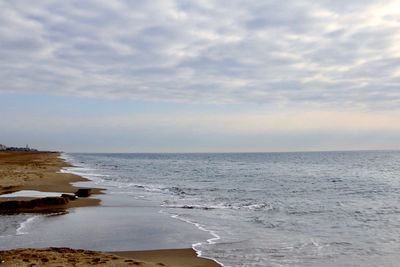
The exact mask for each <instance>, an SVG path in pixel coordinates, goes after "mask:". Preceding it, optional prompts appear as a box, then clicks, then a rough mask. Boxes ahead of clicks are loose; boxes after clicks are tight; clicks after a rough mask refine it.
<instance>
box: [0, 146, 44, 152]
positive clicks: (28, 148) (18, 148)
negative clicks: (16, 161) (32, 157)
mask: <svg viewBox="0 0 400 267" xmlns="http://www.w3.org/2000/svg"><path fill="white" fill-rule="evenodd" d="M4 150H8V151H38V150H37V149H35V148H30V147H29V146H28V145H26V146H25V147H8V146H5V145H2V144H0V151H4Z"/></svg>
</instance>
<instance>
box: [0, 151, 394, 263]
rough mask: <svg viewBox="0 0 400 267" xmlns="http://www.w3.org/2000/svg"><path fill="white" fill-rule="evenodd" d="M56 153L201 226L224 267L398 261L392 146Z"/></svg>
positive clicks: (202, 243) (116, 189)
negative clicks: (280, 150) (330, 149)
mask: <svg viewBox="0 0 400 267" xmlns="http://www.w3.org/2000/svg"><path fill="white" fill-rule="evenodd" d="M64 157H66V158H67V160H68V161H70V162H71V163H73V164H75V165H77V166H80V167H79V168H74V169H69V171H73V172H75V173H78V174H80V175H83V176H85V177H88V178H90V179H91V180H93V181H94V182H95V183H96V184H99V185H100V186H104V187H106V188H108V189H109V192H110V193H112V194H114V195H120V196H127V198H126V201H129V198H128V196H129V197H130V198H131V199H133V198H134V199H136V200H140V201H142V202H144V203H146V202H147V201H148V202H149V203H156V206H157V207H159V208H158V209H157V210H160V211H161V213H162V214H163V216H165V217H168V218H169V219H170V217H172V218H174V220H176V221H177V222H178V221H179V222H180V223H182V222H185V223H187V224H192V225H194V226H196V227H197V228H199V230H201V231H204V232H205V233H206V234H207V235H208V236H209V238H208V239H203V240H198V242H193V247H194V248H195V249H196V250H198V251H199V252H200V253H201V254H202V255H203V256H206V257H210V258H213V259H216V260H217V261H218V262H221V263H222V264H224V265H225V266H322V265H324V266H396V265H397V266H398V264H399V262H400V253H399V252H400V151H363V152H307V153H237V154H234V153H229V154H65V155H64ZM18 216H20V217H21V216H22V217H23V216H25V215H18ZM7 220H11V219H10V218H8V219H7ZM3 222H4V219H3ZM0 230H1V229H0ZM20 230H21V229H20ZM10 231H11V230H10V229H9V228H8V229H5V230H4V229H3V234H4V233H6V234H8V235H10V234H11V235H12V233H11V232H12V231H11V232H10Z"/></svg>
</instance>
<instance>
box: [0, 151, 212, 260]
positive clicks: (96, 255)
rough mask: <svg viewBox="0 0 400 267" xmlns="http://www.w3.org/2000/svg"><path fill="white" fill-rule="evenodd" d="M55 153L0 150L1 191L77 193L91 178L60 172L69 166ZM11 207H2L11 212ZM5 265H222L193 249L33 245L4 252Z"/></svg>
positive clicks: (80, 202) (92, 201) (76, 203)
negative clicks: (112, 249) (109, 249)
mask: <svg viewBox="0 0 400 267" xmlns="http://www.w3.org/2000/svg"><path fill="white" fill-rule="evenodd" d="M59 156H60V153H55V152H14V151H0V194H7V193H10V192H16V191H20V190H36V191H42V192H59V193H60V195H61V193H70V194H73V193H75V192H76V191H77V190H78V189H79V188H81V187H79V188H78V187H75V186H73V185H71V183H73V182H79V181H87V179H85V178H83V177H80V176H77V175H74V174H68V173H60V170H61V168H63V167H68V166H70V165H68V164H66V163H65V162H64V160H62V159H60V158H59ZM91 192H92V194H93V195H94V197H95V195H96V194H101V193H102V191H101V189H95V188H92V189H91ZM34 199H35V198H26V197H17V198H15V197H14V198H1V199H0V202H5V201H31V200H34ZM99 203H100V201H99V200H98V199H96V198H92V197H90V198H77V199H75V200H71V201H68V203H64V204H56V205H43V206H39V207H34V208H29V207H28V208H27V207H25V208H21V209H16V210H12V213H15V212H33V213H35V212H49V211H59V210H60V209H64V210H66V209H68V208H72V207H85V206H86V207H87V206H96V205H99ZM9 212H10V210H5V211H4V210H3V211H1V210H0V214H1V213H3V214H4V213H9ZM0 265H1V266H43V265H45V266H87V265H101V266H130V265H136V266H182V267H186V266H199V267H201V266H204V267H208V266H219V265H218V264H217V263H215V262H214V261H212V260H208V259H204V258H199V257H197V255H196V253H195V251H194V250H193V249H170V250H151V251H122V252H110V253H107V252H95V251H89V250H82V249H70V248H29V249H17V250H6V251H0Z"/></svg>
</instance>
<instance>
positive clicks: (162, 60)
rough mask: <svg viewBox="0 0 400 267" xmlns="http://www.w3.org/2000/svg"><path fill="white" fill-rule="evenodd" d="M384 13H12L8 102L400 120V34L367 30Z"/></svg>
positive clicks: (143, 5)
mask: <svg viewBox="0 0 400 267" xmlns="http://www.w3.org/2000/svg"><path fill="white" fill-rule="evenodd" d="M377 3H378V1H374V0H371V1H351V2H348V1H343V0H336V1H328V0H324V1H319V2H318V3H315V2H314V1H306V0H303V1H296V2H293V1H268V2H266V3H265V2H260V1H255V0H254V1H246V2H243V1H229V2H226V1H184V0H176V1H173V0H170V1H166V0H163V1H122V0H121V1H89V0H86V1H67V2H59V1H57V2H56V1H41V2H35V3H33V2H31V1H23V0H15V1H3V2H2V3H1V6H0V7H1V8H0V20H1V24H0V46H1V50H0V60H1V61H0V70H1V72H0V78H1V80H2V81H4V82H3V83H2V85H1V86H0V92H13V93H50V94H60V95H75V96H89V97H90V96H96V97H102V98H131V99H136V100H147V101H175V102H176V101H177V102H188V103H192V102H196V103H199V102H202V103H261V104H262V103H264V104H267V103H271V101H273V102H276V103H277V104H283V105H295V104H301V103H307V104H309V103H315V104H320V103H325V104H331V105H333V106H335V105H337V104H338V103H342V104H343V105H347V103H351V105H353V104H354V103H358V104H362V105H367V106H368V107H370V108H380V107H382V106H390V107H393V108H398V102H397V101H396V100H395V99H394V98H393V94H395V96H396V97H397V94H396V87H397V85H398V82H397V83H395V82H394V81H396V80H397V81H398V76H397V75H398V74H396V72H395V70H396V68H397V66H398V65H399V64H398V63H399V60H398V58H397V56H396V55H395V54H392V53H393V49H395V47H396V46H395V44H396V41H395V40H396V39H395V36H396V35H398V31H399V30H398V29H400V27H395V26H394V23H397V24H399V23H400V22H399V21H397V22H396V20H395V19H394V18H393V16H392V17H391V16H385V17H383V18H382V21H383V22H382V24H381V25H380V26H379V27H370V26H368V23H369V21H368V20H369V18H368V17H366V16H364V15H363V14H364V13H363V12H364V11H365V10H367V9H368V8H371V7H373V5H375V4H377ZM385 22H387V24H385ZM397 26H400V25H397ZM398 53H400V51H398ZM343 92H346V93H343ZM366 95H368V97H366ZM369 95H375V96H376V97H371V96H369ZM372 99H375V101H372Z"/></svg>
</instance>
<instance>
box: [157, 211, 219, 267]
mask: <svg viewBox="0 0 400 267" xmlns="http://www.w3.org/2000/svg"><path fill="white" fill-rule="evenodd" d="M160 213H164V212H163V211H162V210H160ZM171 218H174V219H178V220H181V221H183V222H186V223H189V224H192V225H194V226H196V227H197V228H198V229H199V230H201V231H204V232H207V233H209V234H210V235H212V236H213V237H212V238H209V239H207V240H206V242H207V244H208V245H213V244H216V243H217V241H218V240H220V239H221V237H220V236H219V235H218V234H217V233H216V232H215V231H213V230H209V229H206V228H205V227H204V226H203V225H201V224H200V223H197V222H192V221H191V220H188V219H186V218H182V217H181V216H179V215H177V214H173V215H171ZM203 244H204V243H203V242H198V243H195V244H192V248H193V250H194V251H196V254H197V256H198V257H202V258H206V259H210V260H213V261H215V262H216V263H218V264H220V265H221V266H225V265H223V264H222V263H221V262H219V261H218V260H216V259H214V258H212V257H207V256H203V255H202V251H201V250H200V249H199V248H198V247H199V246H201V245H203Z"/></svg>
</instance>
